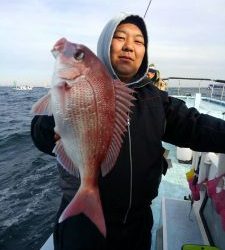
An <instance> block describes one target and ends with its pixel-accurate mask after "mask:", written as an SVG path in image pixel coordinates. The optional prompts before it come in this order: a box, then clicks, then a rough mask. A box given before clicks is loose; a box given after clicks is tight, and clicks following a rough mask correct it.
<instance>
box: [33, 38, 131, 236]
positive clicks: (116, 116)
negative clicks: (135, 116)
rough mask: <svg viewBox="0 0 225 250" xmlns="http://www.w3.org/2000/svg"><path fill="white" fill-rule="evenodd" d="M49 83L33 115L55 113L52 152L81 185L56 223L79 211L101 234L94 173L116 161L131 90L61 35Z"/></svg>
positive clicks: (102, 223)
mask: <svg viewBox="0 0 225 250" xmlns="http://www.w3.org/2000/svg"><path fill="white" fill-rule="evenodd" d="M52 52H53V55H54V56H55V58H56V64H55V70H54V75H53V80H52V87H51V89H50V91H49V93H48V94H47V95H46V96H44V97H42V98H41V99H40V100H39V101H38V102H37V103H35V104H34V106H33V108H32V111H33V113H34V114H39V115H40V114H48V115H52V114H53V116H54V119H55V124H56V126H55V132H56V133H57V134H58V135H59V136H60V139H59V140H58V141H57V143H56V146H55V148H54V150H53V152H54V153H55V154H56V155H57V160H58V161H59V162H60V163H61V164H62V165H63V167H64V168H65V169H66V170H67V171H69V172H70V173H71V174H73V175H76V176H80V178H81V185H80V188H79V190H78V192H77V193H76V195H75V196H74V198H73V199H72V201H71V202H70V204H69V205H68V206H67V208H66V209H65V210H64V211H63V213H62V215H61V217H60V219H59V222H62V221H63V220H65V219H67V218H69V217H71V216H73V215H76V214H80V213H84V214H85V215H86V216H87V217H88V218H89V219H90V220H91V221H92V222H93V223H95V224H96V226H97V227H98V229H99V230H100V232H101V233H102V234H103V235H104V236H106V226H105V220H104V215H103V210H102V205H101V200H100V195H99V188H98V177H99V174H100V173H102V175H103V176H105V175H106V174H107V173H108V172H109V171H110V170H111V169H112V168H113V166H114V165H115V162H116V160H117V157H118V154H119V151H120V148H121V144H122V136H123V134H124V132H125V131H126V126H127V120H128V116H129V112H130V106H132V103H131V101H132V100H134V98H133V97H132V92H133V91H132V90H131V89H129V88H128V87H126V86H125V84H123V83H122V82H120V81H119V80H113V79H112V77H111V76H110V75H109V73H108V71H107V69H106V68H105V66H104V65H103V64H102V63H101V61H100V60H99V59H98V58H97V56H95V54H94V53H93V52H92V51H91V50H90V49H88V48H87V47H85V46H84V45H79V44H74V43H71V42H69V41H67V40H66V39H65V38H62V39H60V40H59V41H58V42H57V43H56V44H55V46H54V48H53V50H52Z"/></svg>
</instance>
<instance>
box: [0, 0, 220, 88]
mask: <svg viewBox="0 0 225 250" xmlns="http://www.w3.org/2000/svg"><path fill="white" fill-rule="evenodd" d="M148 2H149V1H148V0H147V1H144V0H138V1H137V0H114V1H111V0H93V1H91V0H78V1H74V0H19V1H18V0H8V1H1V8H0V16H1V21H0V34H1V39H0V85H5V84H12V83H13V82H14V81H16V82H17V83H18V84H20V83H30V84H32V85H35V86H38V85H47V84H50V82H51V76H52V73H53V65H54V59H53V57H52V55H51V53H50V50H51V48H52V46H53V45H54V43H55V42H56V41H57V40H58V39H59V38H61V37H66V38H67V39H68V40H70V41H72V42H75V43H83V44H85V45H86V46H88V47H89V48H91V49H92V50H93V51H94V52H95V51H96V44H97V39H98V36H99V34H100V32H101V30H102V28H103V27H104V25H105V23H106V22H107V21H108V20H109V19H110V18H111V17H113V16H114V15H116V14H117V13H119V12H124V11H125V12H132V13H136V14H139V15H142V16H143V15H144V13H145V10H146V8H147V5H148ZM224 13H225V1H224V0H213V1H212V0H192V1H190V0H182V1H180V0H152V3H151V6H150V8H149V11H148V13H147V16H146V18H145V19H146V23H147V26H148V31H149V58H150V63H154V64H155V65H156V67H157V68H158V69H159V70H160V72H161V75H162V76H163V77H169V76H182V77H206V78H213V79H225V25H224V24H225V15H224Z"/></svg>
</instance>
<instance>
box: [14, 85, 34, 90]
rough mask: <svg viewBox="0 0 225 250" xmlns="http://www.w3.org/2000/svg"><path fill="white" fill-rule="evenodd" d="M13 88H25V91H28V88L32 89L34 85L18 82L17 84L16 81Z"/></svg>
mask: <svg viewBox="0 0 225 250" xmlns="http://www.w3.org/2000/svg"><path fill="white" fill-rule="evenodd" d="M13 89H15V90H23V91H26V90H32V89H33V87H32V86H31V85H28V84H21V85H18V84H16V83H14V85H13Z"/></svg>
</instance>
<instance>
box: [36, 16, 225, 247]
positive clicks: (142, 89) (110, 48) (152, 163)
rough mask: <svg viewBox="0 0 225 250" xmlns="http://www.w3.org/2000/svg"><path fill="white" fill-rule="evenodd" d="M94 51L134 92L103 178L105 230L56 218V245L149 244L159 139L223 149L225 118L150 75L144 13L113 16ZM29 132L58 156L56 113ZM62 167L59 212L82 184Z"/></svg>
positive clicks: (160, 160) (82, 220) (161, 170)
mask: <svg viewBox="0 0 225 250" xmlns="http://www.w3.org/2000/svg"><path fill="white" fill-rule="evenodd" d="M97 55H98V57H99V58H100V59H101V60H102V62H103V63H104V64H105V66H106V67H107V69H108V71H109V73H110V74H111V75H112V76H113V77H114V78H115V79H120V80H121V81H123V82H125V83H126V84H127V86H129V87H130V88H132V89H134V90H135V93H134V96H135V98H136V100H135V101H134V106H133V107H132V113H131V116H130V120H129V122H128V131H127V132H126V134H125V136H124V141H123V144H122V148H121V151H120V154H119V157H118V159H117V162H116V164H115V167H114V168H113V169H112V171H111V172H110V173H109V174H107V175H106V176H105V177H102V176H100V177H99V189H100V195H101V201H102V206H103V210H104V216H105V221H106V228H107V237H106V239H105V238H104V237H103V236H102V235H101V234H100V233H99V232H98V229H97V228H96V227H95V225H94V224H93V223H92V222H91V221H90V220H89V219H88V218H86V217H85V216H84V215H82V214H81V215H77V216H74V217H71V218H69V219H67V220H65V221H64V222H62V223H59V224H58V223H56V226H55V230H54V245H55V249H69V250H75V249H99V250H101V249H107V250H113V249H115V250H118V249H123V250H125V249H126V250H128V249H129V250H130V249H136V250H149V249H150V246H151V229H152V225H153V217H152V211H151V203H152V200H153V199H154V198H155V197H156V196H157V195H158V188H159V184H160V181H161V176H162V174H165V172H166V168H167V166H166V161H165V159H164V157H163V154H164V149H163V147H162V141H164V142H168V143H171V144H174V145H176V146H179V147H189V148H191V149H192V150H195V151H201V152H204V151H205V152H209V151H211V152H221V153H225V122H224V121H223V120H220V119H217V118H214V117H211V116H209V115H205V114H200V113H199V112H198V111H197V110H196V109H195V108H187V106H186V105H185V102H184V101H182V100H179V99H176V98H173V97H169V96H168V93H167V92H165V91H161V90H160V89H158V88H157V87H156V86H154V85H153V84H151V82H150V81H147V82H146V81H145V78H146V74H147V71H148V33H147V29H146V25H145V22H144V19H143V18H142V17H140V16H138V15H132V14H121V15H118V16H117V17H115V18H112V19H111V20H110V21H109V22H108V23H107V24H106V25H105V27H104V29H103V31H102V33H101V35H100V37H99V40H98V45H97ZM31 135H32V138H33V142H34V144H35V145H36V146H37V147H38V148H39V149H40V150H41V151H43V152H45V153H48V154H50V155H53V153H52V149H53V147H54V145H55V139H54V138H55V133H54V118H53V117H51V116H35V117H34V118H33V120H32V124H31ZM93 143H94V142H93ZM58 168H59V173H60V180H61V182H60V185H61V188H62V192H63V197H62V202H61V205H60V208H59V211H58V214H57V218H58V217H59V215H60V214H61V212H62V211H63V210H64V208H65V207H66V206H67V204H68V203H69V202H70V201H71V199H72V198H73V196H74V194H75V193H76V191H77V189H78V187H79V184H80V180H79V179H77V178H76V177H74V176H71V175H70V174H69V173H67V172H66V171H65V170H64V169H63V168H62V166H60V165H59V164H58Z"/></svg>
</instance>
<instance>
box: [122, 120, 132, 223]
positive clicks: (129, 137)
mask: <svg viewBox="0 0 225 250" xmlns="http://www.w3.org/2000/svg"><path fill="white" fill-rule="evenodd" d="M127 127H128V140H129V157H130V196H129V205H128V208H127V212H126V214H125V216H124V219H123V223H124V224H125V223H126V222H127V216H128V213H129V211H130V209H131V204H132V186H133V162H132V153H131V136H130V117H129V116H128V118H127Z"/></svg>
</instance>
